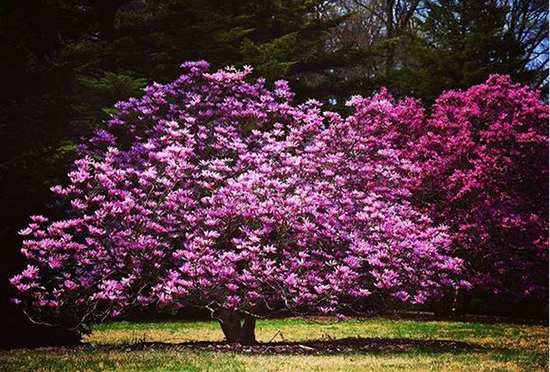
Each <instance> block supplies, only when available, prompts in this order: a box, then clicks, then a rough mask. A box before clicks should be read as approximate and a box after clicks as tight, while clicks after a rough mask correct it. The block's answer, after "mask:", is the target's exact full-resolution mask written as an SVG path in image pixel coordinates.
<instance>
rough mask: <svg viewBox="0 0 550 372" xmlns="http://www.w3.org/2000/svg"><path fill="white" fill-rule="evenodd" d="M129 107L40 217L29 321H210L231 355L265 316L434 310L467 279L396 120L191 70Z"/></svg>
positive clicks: (203, 67)
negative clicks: (196, 314) (431, 213)
mask: <svg viewBox="0 0 550 372" xmlns="http://www.w3.org/2000/svg"><path fill="white" fill-rule="evenodd" d="M183 67H184V68H185V73H184V75H182V76H181V77H180V78H178V79H177V80H176V81H174V82H172V83H170V84H167V85H160V84H153V85H152V86H150V87H148V88H146V90H145V95H144V96H143V98H141V99H130V100H129V101H127V102H121V103H119V104H117V105H116V108H117V109H118V113H117V114H114V115H113V116H112V118H111V119H110V120H109V122H108V123H107V125H106V127H105V128H103V129H101V130H99V131H98V132H97V133H96V135H95V136H94V137H93V138H92V139H91V140H90V141H89V142H88V143H86V144H85V145H83V146H81V148H80V150H79V157H78V160H76V161H75V164H74V170H73V171H71V172H70V173H69V179H70V182H69V183H68V184H67V185H65V186H56V187H54V188H53V191H54V192H55V193H56V194H58V195H59V197H60V200H63V201H64V202H65V203H66V208H65V210H66V214H65V219H61V220H55V221H49V220H48V219H47V218H46V217H44V216H33V217H32V223H31V224H30V225H29V227H28V228H26V229H24V230H23V231H22V232H21V233H22V234H23V235H25V236H26V240H25V241H24V245H23V249H22V252H23V254H24V255H25V256H26V258H27V260H28V266H27V268H26V269H25V270H24V271H23V272H22V273H21V274H19V275H17V276H15V277H13V278H12V279H11V282H12V284H13V285H14V286H15V288H16V289H17V292H18V299H17V301H19V302H22V303H23V305H24V308H25V311H26V312H27V314H28V315H29V317H30V318H31V319H33V320H35V321H41V322H46V323H51V324H53V323H55V324H63V325H66V326H69V327H72V328H74V329H77V330H86V329H87V327H89V326H90V325H91V324H94V323H97V322H101V321H103V320H105V319H107V318H116V317H119V316H122V315H123V314H124V313H125V312H126V311H128V310H129V309H132V308H150V307H156V308H157V309H159V310H162V309H165V310H177V309H179V308H181V307H183V306H186V305H189V304H190V305H194V306H199V307H203V308H206V309H209V310H210V311H211V313H212V316H213V317H214V318H216V319H218V320H219V321H220V324H221V327H222V330H223V332H224V334H225V337H226V339H227V341H229V342H243V343H251V342H254V340H255V337H254V324H255V319H256V317H258V316H262V315H266V314H267V315H268V314H270V313H272V312H275V311H277V310H280V309H286V310H290V311H292V312H294V313H298V314H304V313H311V312H314V313H322V314H342V313H343V312H345V311H349V310H350V309H352V310H355V311H359V312H361V311H366V310H368V309H369V303H371V302H372V301H373V300H374V299H379V298H391V299H393V300H395V301H401V302H406V303H413V304H421V303H424V302H425V301H426V299H427V298H430V297H433V296H437V295H438V294H439V293H441V292H442V291H443V290H444V289H445V288H457V287H464V286H468V285H469V284H468V283H467V282H465V281H464V280H461V279H460V274H461V272H462V266H463V262H462V260H461V259H459V258H456V257H453V255H452V254H451V252H450V249H451V240H450V237H449V235H448V233H447V230H446V228H445V227H444V226H441V225H435V224H434V223H433V222H432V221H431V219H430V218H429V217H428V216H427V215H426V214H423V213H421V212H419V211H418V210H417V209H416V208H415V207H413V205H412V204H411V203H410V202H409V198H410V197H411V190H412V189H413V188H414V187H416V185H417V184H418V182H419V180H420V175H421V173H422V170H421V168H419V166H418V164H417V163H416V162H415V161H412V160H411V159H408V158H407V157H405V156H402V155H403V154H404V151H403V150H402V149H399V148H398V147H397V146H395V142H394V141H393V140H392V139H393V138H394V137H395V136H396V135H398V133H397V132H395V127H394V126H392V125H389V123H390V122H391V121H392V120H394V119H395V118H394V116H395V108H394V107H393V106H392V105H391V104H389V103H388V102H387V101H384V100H375V101H370V100H365V99H361V98H359V97H355V98H353V99H352V100H350V102H349V104H350V105H351V106H352V107H353V109H354V110H355V114H354V115H352V116H350V117H349V118H347V119H344V118H342V117H340V116H339V115H337V114H336V113H332V112H322V111H321V109H320V104H319V103H318V102H316V101H308V102H306V103H305V104H302V105H298V106H295V105H292V104H291V99H292V93H291V92H290V91H289V89H288V86H287V84H286V82H284V81H279V82H276V83H275V89H274V90H269V89H267V88H266V87H265V85H264V82H263V80H261V79H259V80H257V81H255V82H251V83H249V82H247V81H246V76H247V74H248V73H249V69H248V68H245V69H244V70H243V71H239V70H236V69H233V68H227V69H224V70H220V71H217V72H214V73H209V72H208V64H207V63H206V62H193V63H185V64H184V65H183Z"/></svg>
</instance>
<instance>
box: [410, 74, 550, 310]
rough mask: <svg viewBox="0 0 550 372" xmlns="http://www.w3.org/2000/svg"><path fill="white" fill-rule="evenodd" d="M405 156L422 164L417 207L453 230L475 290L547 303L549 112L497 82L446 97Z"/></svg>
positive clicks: (504, 80)
mask: <svg viewBox="0 0 550 372" xmlns="http://www.w3.org/2000/svg"><path fill="white" fill-rule="evenodd" d="M406 133H407V134H406V136H408V140H407V141H401V144H402V147H403V148H407V149H408V151H409V156H408V157H409V158H411V159H414V160H415V161H418V162H419V163H420V164H422V169H423V171H424V172H423V176H422V182H421V183H420V185H419V187H418V188H417V193H418V199H417V201H418V202H419V204H420V205H423V206H424V208H423V209H424V210H428V211H431V213H430V214H431V215H433V216H437V217H436V220H438V221H444V222H445V224H447V225H449V226H450V229H451V230H450V231H451V234H452V238H453V241H454V244H455V246H456V247H458V248H459V249H460V256H461V257H463V258H465V259H466V261H467V262H468V266H469V268H470V270H469V271H470V273H471V275H470V277H471V281H472V284H473V285H475V286H478V287H479V288H483V289H485V290H490V291H493V292H494V293H499V294H501V295H502V296H505V297H508V298H513V299H516V300H517V299H522V298H523V299H525V298H531V299H536V300H545V299H546V300H547V298H548V107H547V106H545V105H544V104H543V103H542V101H541V99H540V96H539V93H538V92H536V91H533V90H531V89H529V88H528V87H526V86H520V85H518V84H513V83H512V82H511V81H510V79H509V78H508V77H504V76H498V75H493V76H491V77H490V78H489V79H488V80H487V82H485V83H484V84H481V85H477V86H474V87H472V88H470V89H468V90H467V91H453V92H447V93H445V94H443V95H442V96H441V97H440V98H439V99H438V100H437V102H436V103H435V105H434V107H433V108H432V115H431V117H430V118H429V119H428V120H426V121H424V122H422V125H420V121H416V122H413V123H412V125H411V126H410V128H408V129H407V131H406Z"/></svg>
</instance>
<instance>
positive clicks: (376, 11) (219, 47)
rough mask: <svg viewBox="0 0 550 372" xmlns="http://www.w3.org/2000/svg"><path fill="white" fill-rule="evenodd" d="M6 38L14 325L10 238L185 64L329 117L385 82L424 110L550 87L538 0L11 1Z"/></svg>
mask: <svg viewBox="0 0 550 372" xmlns="http://www.w3.org/2000/svg"><path fill="white" fill-rule="evenodd" d="M0 29H1V32H0V45H1V47H0V53H1V54H2V56H1V58H0V68H1V71H2V84H1V88H2V89H0V201H1V206H2V207H1V212H0V226H1V228H0V236H1V237H0V241H1V242H2V260H0V263H1V265H2V266H1V276H0V279H1V280H0V283H1V284H0V290H1V292H2V293H1V295H2V305H1V308H2V310H3V311H5V312H6V316H5V317H3V319H4V320H5V321H7V322H8V323H9V324H12V325H13V324H22V323H21V322H22V317H20V318H19V319H17V320H16V321H14V320H13V319H14V317H16V315H14V314H16V313H17V311H14V309H13V308H12V306H11V305H10V304H9V302H8V298H9V297H10V296H11V293H10V290H9V288H8V283H7V278H8V277H9V276H11V275H13V274H14V273H15V272H17V271H18V270H19V269H20V265H21V257H20V254H19V249H20V247H21V237H19V236H18V235H17V231H18V230H19V229H21V228H22V227H23V226H24V225H25V224H26V223H27V216H28V215H29V214H35V213H40V212H42V211H43V210H44V208H47V207H45V206H46V205H48V203H51V202H52V199H51V193H50V191H49V187H50V186H52V185H53V184H56V183H59V182H63V177H64V175H65V174H66V171H67V164H69V161H70V159H71V158H72V156H73V153H74V149H75V147H76V142H77V140H78V138H79V137H81V136H88V135H90V134H91V132H92V131H93V129H94V128H97V127H98V126H100V125H101V122H102V120H104V119H105V118H106V117H107V115H108V113H109V112H110V109H109V108H110V107H111V106H112V105H113V104H114V103H115V102H117V101H119V100H123V99H126V98H128V97H130V96H136V95H140V94H141V93H140V92H141V91H140V89H141V88H142V87H144V86H145V85H146V84H147V83H150V82H153V81H157V82H161V83H162V82H167V81H171V80H173V79H174V78H176V77H177V76H178V75H179V73H180V69H179V65H180V64H181V63H182V62H183V61H186V60H197V59H205V60H207V61H209V62H210V63H211V64H212V65H213V67H223V66H226V65H236V66H242V65H245V64H250V65H252V66H254V68H255V73H256V74H257V75H258V76H265V77H266V78H267V79H268V80H269V81H273V80H276V79H279V78H286V79H288V80H289V81H290V84H291V87H292V89H293V90H294V91H295V92H296V93H297V100H300V99H304V98H305V97H315V98H317V99H319V100H321V101H324V102H325V103H326V104H327V105H332V106H334V109H335V110H343V103H344V102H345V100H346V99H347V98H348V97H349V96H351V95H353V94H362V95H369V94H372V93H373V92H376V91H378V90H379V89H380V87H382V86H387V87H388V88H389V90H390V91H391V92H392V93H393V94H394V95H395V96H397V97H400V96H406V95H408V96H412V97H416V98H419V99H421V100H422V102H424V103H425V104H429V103H431V102H432V101H433V100H434V99H435V98H436V97H437V96H438V95H439V94H440V93H441V92H443V91H445V90H449V89H457V88H458V89H463V88H466V87H469V86H471V85H473V84H477V83H481V82H483V81H485V80H486V79H487V77H488V76H489V75H490V74H492V73H501V74H509V75H511V76H512V78H513V79H514V80H515V81H517V82H520V83H524V84H528V85H530V86H532V87H534V88H539V89H542V90H543V92H546V91H547V84H548V3H547V2H546V1H542V0H464V1H459V0H440V1H421V0H385V1H373V0H331V1H319V0H266V1H236V0H223V1H222V0H205V1H199V0H27V1H21V0H18V1H16V0H6V1H3V2H2V3H1V4H0ZM17 316H18V315H17ZM14 329H15V328H14ZM14 334H15V333H14Z"/></svg>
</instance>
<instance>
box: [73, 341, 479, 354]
mask: <svg viewBox="0 0 550 372" xmlns="http://www.w3.org/2000/svg"><path fill="white" fill-rule="evenodd" d="M81 348H93V349H96V350H124V351H156V350H182V351H183V350H185V351H210V352H237V353H251V354H295V355H296V354H297V355H321V354H340V353H396V352H397V353H398V352H407V351H412V350H422V351H446V352H456V351H464V350H473V349H479V347H478V346H473V345H471V344H468V343H465V342H457V341H447V340H412V339H381V338H360V337H350V338H344V339H338V340H330V339H329V340H313V341H306V342H286V341H281V342H268V343H258V344H255V345H241V344H235V343H233V344H229V343H226V342H186V343H179V344H168V343H162V342H143V343H135V344H127V345H119V346H90V345H86V346H82V347H81Z"/></svg>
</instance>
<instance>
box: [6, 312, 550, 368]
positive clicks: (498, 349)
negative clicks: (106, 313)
mask: <svg viewBox="0 0 550 372" xmlns="http://www.w3.org/2000/svg"><path fill="white" fill-rule="evenodd" d="M278 331H280V332H281V333H282V335H283V336H284V338H285V339H286V340H287V341H294V342H305V341H307V340H313V339H330V338H333V339H337V338H346V337H363V338H381V339H414V340H452V341H459V342H465V343H468V344H469V345H470V346H471V347H469V348H465V349H458V350H446V349H444V348H443V349H435V350H434V349H429V348H422V347H418V348H409V349H407V350H406V351H404V352H366V353H344V354H331V355H264V354H260V355H258V354H250V353H233V352H231V353H230V352H225V353H216V352H197V351H188V350H178V349H174V348H172V349H170V348H168V349H158V350H154V349H153V350H147V351H136V350H134V349H130V348H128V347H127V345H130V344H135V343H140V342H167V343H181V342H187V341H199V340H200V341H221V340H222V339H223V335H222V333H221V330H220V328H219V326H218V324H216V323H214V322H149V323H129V322H117V323H106V324H102V325H100V326H98V327H97V328H96V329H95V330H94V332H93V333H92V335H90V336H89V337H86V338H85V340H84V341H85V342H87V343H89V344H90V345H91V346H87V347H80V348H40V349H21V350H11V351H3V352H0V371H546V370H548V342H547V339H548V327H546V326H540V325H514V324H485V323H465V322H451V321H417V320H388V319H382V318H374V319H367V320H347V321H344V322H334V321H327V320H324V321H318V320H317V321H312V320H303V319H275V320H262V321H259V322H258V324H257V331H256V334H257V338H258V340H259V341H261V342H267V341H269V340H270V339H271V338H272V337H273V336H274V335H275V334H276V333H277V332H278ZM276 340H277V341H280V340H281V338H280V336H277V339H276ZM105 345H110V346H111V347H104V346H105Z"/></svg>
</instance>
